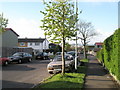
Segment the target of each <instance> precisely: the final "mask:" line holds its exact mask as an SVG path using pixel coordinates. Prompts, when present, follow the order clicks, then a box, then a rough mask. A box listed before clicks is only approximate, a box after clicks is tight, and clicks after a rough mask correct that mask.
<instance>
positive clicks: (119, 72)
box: [97, 28, 120, 80]
mask: <svg viewBox="0 0 120 90" xmlns="http://www.w3.org/2000/svg"><path fill="white" fill-rule="evenodd" d="M97 58H98V59H99V60H100V61H101V62H102V63H104V65H105V67H106V68H107V69H108V70H109V72H110V73H112V74H113V75H114V76H116V77H117V79H118V80H120V28H119V29H118V30H116V31H115V33H114V34H113V35H111V36H110V37H108V38H107V39H106V40H105V41H104V45H103V49H101V50H100V51H99V52H97Z"/></svg>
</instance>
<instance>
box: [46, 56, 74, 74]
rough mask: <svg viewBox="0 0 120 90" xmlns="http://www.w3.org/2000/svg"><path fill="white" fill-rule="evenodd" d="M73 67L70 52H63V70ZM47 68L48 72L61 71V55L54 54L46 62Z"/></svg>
mask: <svg viewBox="0 0 120 90" xmlns="http://www.w3.org/2000/svg"><path fill="white" fill-rule="evenodd" d="M73 67H74V59H73V56H72V55H70V54H65V71H70V70H71V69H72V68H73ZM47 70H48V72H49V73H50V74H52V73H56V72H61V71H62V56H61V55H56V56H55V57H54V59H53V60H52V61H51V62H50V63H49V64H48V66H47Z"/></svg>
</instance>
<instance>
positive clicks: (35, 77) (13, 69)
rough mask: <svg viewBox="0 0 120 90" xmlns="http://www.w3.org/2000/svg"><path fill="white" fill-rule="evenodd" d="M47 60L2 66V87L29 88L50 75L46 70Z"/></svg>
mask: <svg viewBox="0 0 120 90" xmlns="http://www.w3.org/2000/svg"><path fill="white" fill-rule="evenodd" d="M48 63H49V60H33V61H32V62H29V63H23V64H14V63H13V64H9V65H8V66H6V67H3V68H2V70H3V71H2V86H3V88H31V87H33V86H34V85H35V84H37V83H39V82H40V81H42V80H43V79H44V78H47V77H48V76H50V74H49V73H48V72H47V64H48Z"/></svg>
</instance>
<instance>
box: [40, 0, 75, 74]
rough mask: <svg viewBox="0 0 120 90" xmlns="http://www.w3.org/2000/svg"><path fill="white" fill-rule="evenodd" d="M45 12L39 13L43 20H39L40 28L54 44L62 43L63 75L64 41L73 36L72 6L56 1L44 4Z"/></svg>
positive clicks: (63, 66)
mask: <svg viewBox="0 0 120 90" xmlns="http://www.w3.org/2000/svg"><path fill="white" fill-rule="evenodd" d="M44 4H45V5H46V8H45V12H43V11H40V12H41V13H42V14H43V15H44V18H43V20H41V21H42V22H43V25H42V26H41V28H42V29H43V30H44V31H45V35H47V37H48V38H49V39H50V40H51V41H53V42H55V43H62V74H63V75H64V73H65V59H64V51H65V41H66V39H70V38H71V37H73V36H75V31H76V30H75V23H76V19H75V17H76V16H75V13H74V4H73V3H71V2H68V1H67V0H58V1H54V2H49V3H46V2H44Z"/></svg>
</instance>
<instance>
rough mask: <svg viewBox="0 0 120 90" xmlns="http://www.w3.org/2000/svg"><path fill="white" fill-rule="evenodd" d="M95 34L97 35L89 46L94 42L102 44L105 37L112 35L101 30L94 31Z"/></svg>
mask: <svg viewBox="0 0 120 90" xmlns="http://www.w3.org/2000/svg"><path fill="white" fill-rule="evenodd" d="M96 32H97V33H98V35H97V36H94V37H93V38H91V41H90V43H89V44H94V43H95V42H103V41H104V40H105V39H106V38H107V37H109V36H110V35H112V34H113V32H106V31H104V30H102V29H96Z"/></svg>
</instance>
